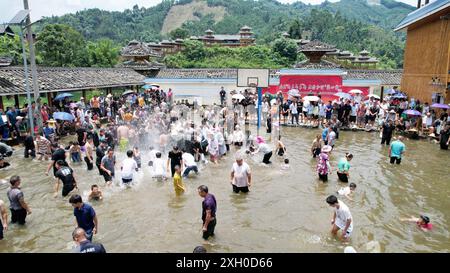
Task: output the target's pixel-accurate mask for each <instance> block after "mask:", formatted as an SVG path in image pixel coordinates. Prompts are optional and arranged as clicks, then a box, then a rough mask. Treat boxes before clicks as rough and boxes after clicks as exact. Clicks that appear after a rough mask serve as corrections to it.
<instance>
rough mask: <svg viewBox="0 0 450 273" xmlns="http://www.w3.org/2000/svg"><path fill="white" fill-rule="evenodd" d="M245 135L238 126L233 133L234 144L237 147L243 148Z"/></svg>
mask: <svg viewBox="0 0 450 273" xmlns="http://www.w3.org/2000/svg"><path fill="white" fill-rule="evenodd" d="M244 138H245V136H244V133H243V132H242V131H241V128H240V127H239V126H238V125H236V130H235V131H234V132H233V142H234V145H236V146H239V147H240V146H242V145H243V143H244Z"/></svg>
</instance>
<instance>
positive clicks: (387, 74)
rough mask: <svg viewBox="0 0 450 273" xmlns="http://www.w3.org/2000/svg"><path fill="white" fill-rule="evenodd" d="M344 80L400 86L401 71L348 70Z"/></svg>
mask: <svg viewBox="0 0 450 273" xmlns="http://www.w3.org/2000/svg"><path fill="white" fill-rule="evenodd" d="M346 71H347V75H345V76H344V77H343V79H344V80H380V81H381V84H382V85H400V81H401V79H402V73H403V70H401V69H396V70H366V69H349V70H346Z"/></svg>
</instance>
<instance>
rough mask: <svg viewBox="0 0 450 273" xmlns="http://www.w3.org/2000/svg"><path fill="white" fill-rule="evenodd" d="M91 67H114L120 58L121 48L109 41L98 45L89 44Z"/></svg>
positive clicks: (101, 41)
mask: <svg viewBox="0 0 450 273" xmlns="http://www.w3.org/2000/svg"><path fill="white" fill-rule="evenodd" d="M86 49H87V53H88V57H89V65H90V66H93V67H114V65H116V64H117V61H118V57H119V48H118V47H117V46H116V45H114V44H113V42H112V41H111V40H109V39H103V40H100V41H98V42H96V43H93V42H88V44H87V48H86Z"/></svg>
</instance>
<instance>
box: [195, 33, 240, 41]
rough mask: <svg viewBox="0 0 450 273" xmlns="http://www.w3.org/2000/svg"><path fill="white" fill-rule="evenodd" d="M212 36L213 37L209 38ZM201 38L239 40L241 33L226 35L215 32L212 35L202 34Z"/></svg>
mask: <svg viewBox="0 0 450 273" xmlns="http://www.w3.org/2000/svg"><path fill="white" fill-rule="evenodd" d="M209 37H211V38H209ZM199 38H200V39H214V40H219V41H225V40H236V41H239V40H240V39H241V36H240V35H226V34H213V35H211V36H201V37H199Z"/></svg>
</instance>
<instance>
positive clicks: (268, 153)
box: [252, 136, 272, 164]
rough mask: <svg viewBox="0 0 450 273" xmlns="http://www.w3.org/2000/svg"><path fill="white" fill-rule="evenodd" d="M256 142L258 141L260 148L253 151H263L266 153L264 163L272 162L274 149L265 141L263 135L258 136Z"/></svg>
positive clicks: (255, 152)
mask: <svg viewBox="0 0 450 273" xmlns="http://www.w3.org/2000/svg"><path fill="white" fill-rule="evenodd" d="M256 142H257V143H258V148H257V149H256V150H255V151H254V152H253V153H252V154H257V153H258V152H262V153H263V154H264V158H263V161H262V162H263V163H264V164H270V163H272V162H271V161H270V158H271V157H272V149H271V148H270V147H269V145H267V144H266V143H265V142H264V139H263V138H262V137H261V136H257V137H256Z"/></svg>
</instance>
